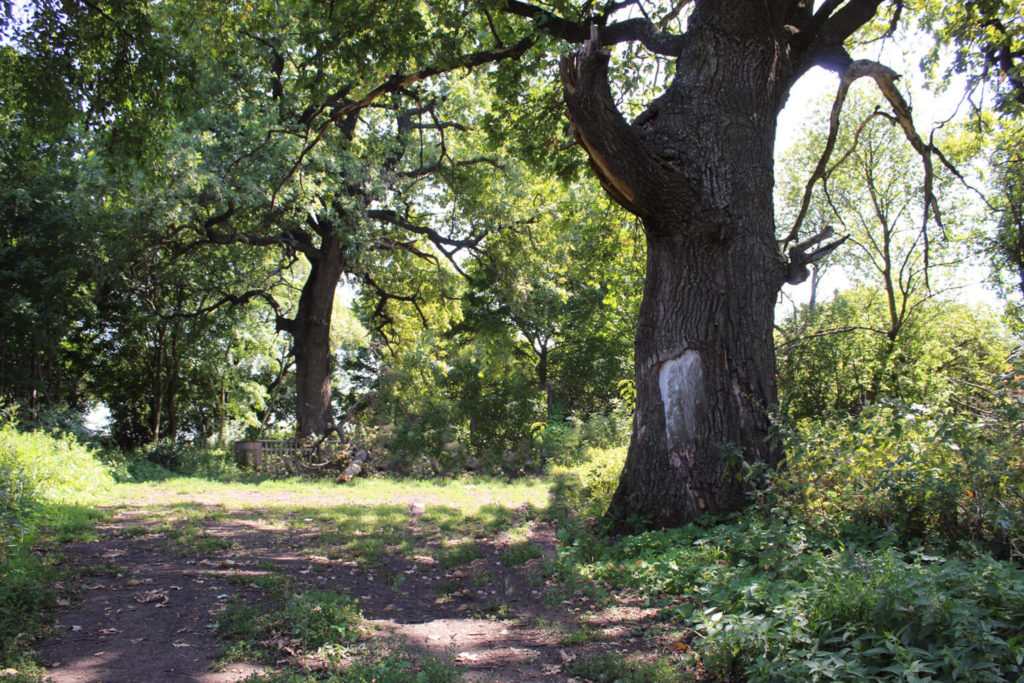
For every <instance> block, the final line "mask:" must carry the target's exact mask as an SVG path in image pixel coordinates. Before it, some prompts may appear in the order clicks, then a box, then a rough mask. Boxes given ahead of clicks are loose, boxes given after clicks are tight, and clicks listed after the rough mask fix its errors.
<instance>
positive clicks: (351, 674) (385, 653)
mask: <svg viewBox="0 0 1024 683" xmlns="http://www.w3.org/2000/svg"><path fill="white" fill-rule="evenodd" d="M347 659H348V660H349V661H346V662H345V663H344V665H341V664H339V662H337V661H334V662H332V664H333V666H331V667H329V668H328V669H326V670H324V671H316V672H311V671H302V672H298V671H280V672H276V673H268V674H253V675H252V676H250V677H248V678H246V679H245V680H246V681H247V682H248V683H308V682H309V681H319V682H321V683H357V682H359V683H363V682H367V681H373V682H374V683H410V682H415V683H456V682H457V681H461V680H463V670H462V668H461V667H459V666H458V665H456V664H455V662H454V661H453V660H452V659H451V658H450V657H448V658H443V659H442V658H438V657H431V656H428V655H423V654H422V653H419V652H411V651H409V650H408V649H407V648H405V647H403V646H401V645H399V644H397V643H395V642H394V641H390V642H388V643H384V644H376V645H370V646H367V647H364V648H361V649H360V650H359V651H357V652H355V653H347Z"/></svg>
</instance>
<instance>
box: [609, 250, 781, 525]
mask: <svg viewBox="0 0 1024 683" xmlns="http://www.w3.org/2000/svg"><path fill="white" fill-rule="evenodd" d="M741 244H742V243H740V244H737V243H735V242H728V243H707V242H702V241H699V240H687V239H682V238H680V237H679V236H678V235H676V236H671V235H670V236H664V235H661V234H660V233H659V234H652V232H651V231H649V236H648V240H647V250H648V257H647V280H646V284H645V288H644V298H643V303H642V304H641V308H640V317H639V324H638V330H637V339H636V346H635V349H636V387H637V398H636V401H637V407H636V415H635V423H634V431H633V438H632V442H631V444H630V449H629V455H628V458H627V462H626V467H625V469H624V471H623V475H622V478H621V480H620V483H619V487H618V490H617V491H616V493H615V497H614V499H613V502H612V507H611V510H610V514H611V516H612V517H613V518H614V519H615V520H616V521H617V522H620V523H621V522H628V521H631V520H630V518H632V519H633V520H644V521H645V522H646V523H649V524H653V525H656V526H673V525H678V524H682V523H685V522H688V521H691V520H693V519H696V518H697V517H699V516H700V515H701V514H704V513H712V514H719V513H724V512H728V511H731V510H736V509H738V508H740V507H742V506H743V505H744V504H745V503H746V497H745V486H744V481H743V475H744V473H745V468H744V463H752V462H763V463H766V464H775V463H777V462H778V453H776V452H775V451H774V450H773V449H772V447H771V446H770V444H769V443H768V441H767V440H766V437H767V436H768V433H769V428H770V422H769V413H768V411H769V410H770V409H771V408H772V407H774V406H775V403H776V398H777V397H776V383H775V355H774V346H773V342H772V328H773V308H774V304H775V293H776V292H777V290H778V283H777V282H775V275H776V271H777V268H775V267H772V266H773V265H774V261H773V259H771V255H772V254H771V252H770V251H769V252H768V253H767V254H754V253H750V252H751V250H749V249H742V248H739V247H740V246H741ZM766 257H767V258H766ZM758 258H759V259H760V263H761V266H760V267H758V266H755V265H753V264H755V263H758V261H757V260H755V259H758Z"/></svg>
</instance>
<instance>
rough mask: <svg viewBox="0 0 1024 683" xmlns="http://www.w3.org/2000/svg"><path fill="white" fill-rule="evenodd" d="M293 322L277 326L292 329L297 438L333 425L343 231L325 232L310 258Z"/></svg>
mask: <svg viewBox="0 0 1024 683" xmlns="http://www.w3.org/2000/svg"><path fill="white" fill-rule="evenodd" d="M309 260H310V266H311V269H310V273H309V277H308V278H307V279H306V282H305V283H304V284H303V287H302V293H301V294H300V296H299V305H298V309H297V311H296V315H295V318H294V320H290V321H287V323H288V324H287V325H282V324H281V321H279V323H278V326H279V327H282V328H285V330H286V331H287V332H290V333H291V335H292V340H293V346H292V348H293V351H294V355H295V389H296V422H297V424H296V438H298V439H305V438H308V437H310V436H314V435H322V434H325V433H327V431H328V430H329V429H330V428H331V427H332V426H333V422H334V421H333V417H332V410H331V315H332V313H333V311H334V296H335V292H336V291H337V288H338V282H339V281H340V280H341V275H342V272H343V271H344V266H345V261H344V250H343V248H342V246H341V243H340V239H339V237H338V235H336V234H334V233H333V232H329V231H325V232H324V235H323V243H322V244H321V246H320V249H318V250H317V252H316V254H315V255H312V256H309Z"/></svg>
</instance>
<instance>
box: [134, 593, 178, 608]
mask: <svg viewBox="0 0 1024 683" xmlns="http://www.w3.org/2000/svg"><path fill="white" fill-rule="evenodd" d="M132 598H134V600H135V602H142V603H155V605H154V607H164V606H165V605H167V603H169V602H170V601H171V599H170V598H169V597H167V592H166V591H163V590H151V591H146V592H145V593H136V594H135V595H133V596H132Z"/></svg>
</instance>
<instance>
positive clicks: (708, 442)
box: [562, 3, 791, 527]
mask: <svg viewBox="0 0 1024 683" xmlns="http://www.w3.org/2000/svg"><path fill="white" fill-rule="evenodd" d="M739 4H741V5H743V7H742V8H738V9H732V7H733V6H732V5H729V4H722V5H718V4H716V3H705V4H704V5H701V6H700V7H698V8H697V9H696V10H695V12H694V15H693V16H692V17H691V19H690V31H689V36H690V37H691V38H692V40H690V41H688V42H687V43H686V45H685V47H684V48H683V50H682V54H681V55H680V58H679V60H678V61H677V73H676V77H675V78H674V80H673V82H672V83H671V85H670V87H669V88H668V89H667V90H666V92H665V93H664V94H663V95H662V96H661V97H659V98H658V99H657V100H655V101H653V102H652V103H651V105H650V106H649V107H648V108H647V110H646V111H645V112H644V113H643V114H641V115H640V117H638V118H637V119H636V121H634V122H633V123H632V124H630V123H627V122H626V121H625V120H623V119H622V117H621V115H620V114H619V112H618V110H617V109H616V107H615V104H614V98H613V96H612V95H611V92H610V88H609V86H608V80H607V63H608V57H607V56H606V55H604V54H602V53H601V52H598V51H596V50H595V49H594V46H593V43H591V44H588V45H586V46H584V48H583V50H582V51H581V52H580V53H579V54H578V55H577V56H576V57H574V58H573V59H572V60H566V61H565V62H563V65H562V77H563V83H564V85H565V96H566V102H567V105H568V111H569V118H570V120H571V121H572V123H573V125H574V130H575V132H576V135H577V138H578V139H579V141H580V143H581V144H582V145H583V147H584V148H585V149H586V150H587V152H588V154H589V156H590V160H591V165H592V166H593V168H594V170H595V171H596V173H597V175H598V177H599V178H600V179H601V182H602V185H603V186H604V187H605V189H606V190H607V191H608V192H609V194H611V195H612V197H613V198H615V199H616V200H617V201H619V203H621V204H622V205H623V206H625V207H626V208H627V209H629V210H630V211H632V212H634V213H636V214H637V215H639V216H640V217H641V218H642V219H643V224H644V231H645V234H646V237H647V278H646V283H645V287H644V297H643V302H642V304H641V308H640V317H639V326H638V330H637V337H636V345H635V349H636V388H637V409H636V417H635V423H634V431H633V437H632V441H631V444H630V448H629V454H628V457H627V459H626V465H625V468H624V471H623V474H622V478H621V480H620V483H619V487H618V489H617V490H616V493H615V495H614V498H613V500H612V504H611V508H610V509H609V513H608V515H609V518H610V519H611V520H612V521H613V522H615V523H616V524H617V525H619V526H622V525H623V524H627V523H630V522H632V521H641V522H642V523H644V524H646V525H648V526H655V527H660V526H674V525H679V524H683V523H686V522H688V521H691V520H693V519H695V518H697V517H698V516H700V515H701V514H704V513H724V512H728V511H731V510H736V509H738V508H740V507H742V506H743V505H744V504H745V503H746V502H747V500H746V490H745V485H744V480H743V475H744V472H745V469H746V468H745V464H753V463H765V464H767V465H775V464H777V463H778V461H779V459H780V454H779V452H778V451H777V450H776V449H775V448H774V447H772V446H771V445H770V442H769V440H768V436H769V431H770V419H769V413H770V411H771V410H772V409H773V408H774V407H775V404H776V400H777V396H776V379H775V354H774V345H773V339H772V330H773V316H774V305H775V301H776V296H777V294H778V291H779V289H780V288H781V286H782V284H783V282H784V281H785V280H786V276H787V263H786V260H785V259H784V258H783V256H782V255H781V253H780V251H779V248H778V245H777V242H776V235H775V222H774V216H773V205H772V188H773V152H774V150H773V147H774V141H775V121H776V116H777V114H778V111H779V109H781V106H782V103H783V101H784V98H785V93H786V90H787V88H788V84H789V79H790V78H791V72H788V71H787V70H786V69H787V62H786V59H785V55H784V54H783V47H782V42H781V34H780V33H779V32H778V31H774V30H772V28H771V27H770V26H766V25H765V23H768V22H769V21H770V17H769V16H768V15H767V14H765V13H763V12H761V13H760V14H759V12H758V11H757V10H751V7H754V6H756V3H739ZM737 7H738V6H737ZM730 13H732V15H734V16H731V15H730ZM759 22H764V23H760V24H759Z"/></svg>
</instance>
